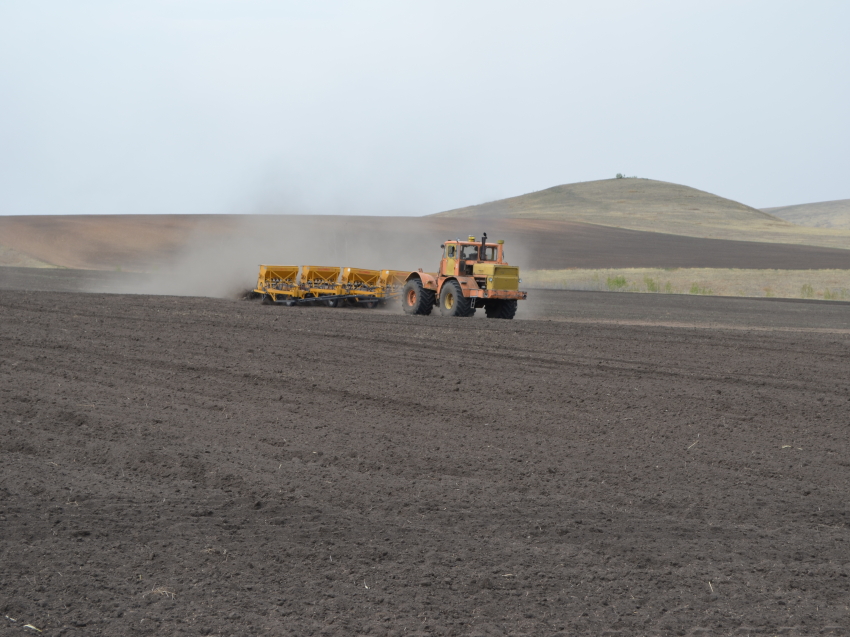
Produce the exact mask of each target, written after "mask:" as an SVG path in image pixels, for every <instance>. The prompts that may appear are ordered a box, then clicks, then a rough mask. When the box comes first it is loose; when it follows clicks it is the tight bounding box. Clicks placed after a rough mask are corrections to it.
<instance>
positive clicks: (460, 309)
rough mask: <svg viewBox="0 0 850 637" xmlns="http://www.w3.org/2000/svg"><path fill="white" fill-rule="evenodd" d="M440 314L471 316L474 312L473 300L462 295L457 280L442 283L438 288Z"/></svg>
mask: <svg viewBox="0 0 850 637" xmlns="http://www.w3.org/2000/svg"><path fill="white" fill-rule="evenodd" d="M440 314H442V315H443V316H472V315H474V314H475V304H474V301H473V300H472V299H471V298H469V297H466V296H464V295H463V290H461V289H460V284H459V283H458V282H457V281H447V282H446V283H443V287H442V289H441V290H440Z"/></svg>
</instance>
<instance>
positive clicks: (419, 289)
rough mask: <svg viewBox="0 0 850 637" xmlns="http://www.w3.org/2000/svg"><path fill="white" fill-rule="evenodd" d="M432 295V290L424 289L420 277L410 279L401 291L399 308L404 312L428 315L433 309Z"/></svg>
mask: <svg viewBox="0 0 850 637" xmlns="http://www.w3.org/2000/svg"><path fill="white" fill-rule="evenodd" d="M434 296H435V295H434V291H433V290H426V289H425V287H424V286H423V285H422V281H421V280H420V279H418V278H413V279H410V281H408V282H407V283H405V284H404V291H402V293H401V308H402V309H403V310H404V312H405V314H421V315H428V314H430V313H431V310H432V309H434Z"/></svg>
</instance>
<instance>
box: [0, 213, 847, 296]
mask: <svg viewBox="0 0 850 637" xmlns="http://www.w3.org/2000/svg"><path fill="white" fill-rule="evenodd" d="M482 232H487V233H488V235H489V236H490V238H491V239H504V240H505V242H506V243H505V249H506V251H507V256H508V259H509V260H510V262H511V263H512V264H514V265H518V266H520V267H521V268H523V269H548V270H561V269H566V268H637V267H661V268H744V269H758V268H762V269H781V270H796V269H802V270H808V269H839V270H850V250H836V249H832V248H825V247H815V246H804V245H788V244H781V243H754V242H746V241H726V240H715V239H704V238H697V237H687V236H682V235H674V234H665V233H659V232H642V231H636V230H628V229H624V228H612V227H609V226H603V225H599V224H590V223H580V222H575V221H559V220H551V219H497V220H485V219H473V218H469V219H467V218H451V217H434V216H431V217H343V216H318V215H317V216H298V215H147V216H141V215H91V216H51V217H48V216H31V217H1V216H0V237H2V238H3V241H4V242H5V243H6V246H5V250H4V249H0V265H21V266H25V265H29V266H37V265H46V264H48V263H50V264H53V265H55V266H59V267H62V268H72V269H83V270H85V269H91V270H111V271H113V272H116V274H117V271H118V270H120V271H122V272H124V273H126V272H128V271H136V272H157V273H160V274H161V275H163V276H165V277H167V278H169V279H174V280H175V281H186V280H191V281H193V285H192V286H190V287H189V288H186V289H185V290H186V291H187V293H189V292H190V293H195V294H198V293H204V292H205V291H207V290H209V289H211V288H213V287H216V286H218V287H220V286H221V285H222V283H226V284H229V282H234V283H240V282H241V284H243V285H244V283H245V282H246V281H248V282H250V281H251V280H252V278H253V277H256V274H257V265H258V264H260V263H294V264H304V263H315V264H326V265H348V266H353V267H363V268H376V269H377V268H381V269H383V268H389V269H394V270H414V269H416V268H425V269H427V270H433V269H434V268H436V267H437V263H438V262H439V258H440V252H441V250H440V244H441V243H443V242H444V241H445V240H446V239H451V238H457V237H465V236H468V235H469V234H473V235H475V236H480V233H482ZM4 252H5V254H7V256H8V257H9V258H7V259H6V260H5V262H4V260H3V258H2V257H3V255H4ZM2 271H3V268H2V267H0V277H2V276H3V272H2Z"/></svg>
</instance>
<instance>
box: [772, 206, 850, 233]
mask: <svg viewBox="0 0 850 637" xmlns="http://www.w3.org/2000/svg"><path fill="white" fill-rule="evenodd" d="M762 212H767V213H769V214H772V215H773V216H775V217H779V218H780V219H784V220H785V221H790V222H791V223H796V224H799V225H801V226H812V227H815V228H835V229H840V230H850V199H838V200H836V201H821V202H818V203H805V204H800V205H797V206H782V207H779V208H765V209H764V210H762Z"/></svg>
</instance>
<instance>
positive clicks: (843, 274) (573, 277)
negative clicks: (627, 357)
mask: <svg viewBox="0 0 850 637" xmlns="http://www.w3.org/2000/svg"><path fill="white" fill-rule="evenodd" d="M522 276H523V284H524V285H523V287H526V288H541V289H556V290H595V291H611V292H643V293H656V294H700V295H712V296H746V297H777V298H786V299H823V300H827V301H850V270H736V269H731V268H670V269H663V268H624V269H612V270H579V269H574V270H530V271H525V272H524V273H523V275H522Z"/></svg>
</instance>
